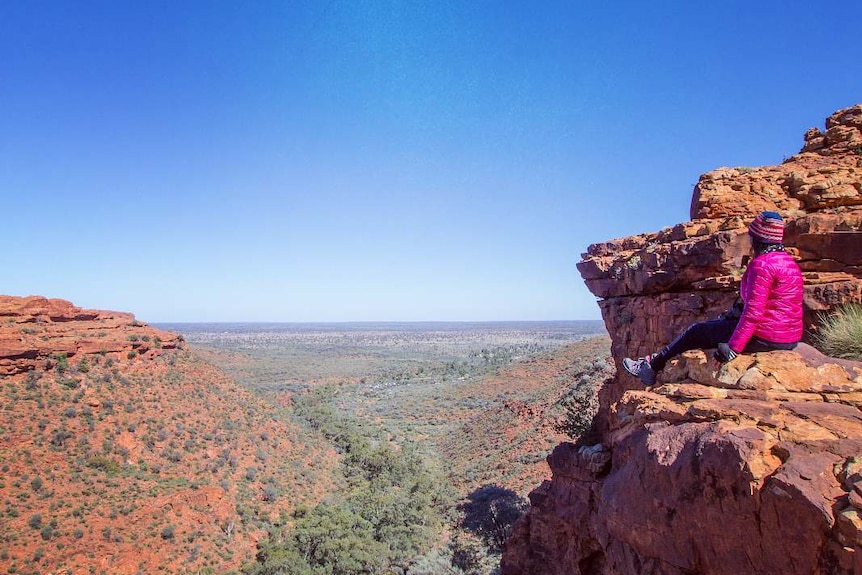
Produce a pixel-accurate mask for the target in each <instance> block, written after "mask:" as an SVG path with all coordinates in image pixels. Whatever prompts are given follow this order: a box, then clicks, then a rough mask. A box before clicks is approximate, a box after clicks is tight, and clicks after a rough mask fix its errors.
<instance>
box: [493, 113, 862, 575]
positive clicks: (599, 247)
mask: <svg viewBox="0 0 862 575" xmlns="http://www.w3.org/2000/svg"><path fill="white" fill-rule="evenodd" d="M762 210H774V211H778V212H779V213H781V214H782V216H784V217H785V219H786V221H787V229H786V244H787V246H788V251H790V252H791V254H792V255H794V257H796V259H797V261H798V262H799V265H800V267H801V268H802V270H803V273H804V275H805V281H806V295H805V313H806V323H807V325H808V327H809V328H811V327H813V326H814V325H815V323H816V320H817V315H818V313H819V312H823V311H827V310H830V309H832V308H834V307H835V306H836V305H838V304H840V303H844V302H859V301H862V105H857V106H853V107H851V108H847V109H845V110H840V111H838V112H836V113H835V114H833V115H832V116H830V117H829V118H828V119H827V122H826V131H825V132H822V131H820V130H818V129H811V130H809V131H808V132H807V133H806V134H805V146H804V148H803V149H802V151H801V152H800V153H799V154H797V155H795V156H793V157H791V158H788V159H787V160H786V161H785V162H784V163H782V164H781V165H779V166H772V167H764V168H733V169H728V168H722V169H719V170H715V171H713V172H710V173H707V174H704V175H703V176H702V177H701V178H700V181H699V182H698V184H697V186H696V187H695V190H694V195H693V199H692V203H691V218H692V220H691V221H690V222H686V223H682V224H679V225H677V226H675V227H673V228H670V229H665V230H662V231H659V232H655V233H648V234H643V235H640V236H634V237H630V238H624V239H619V240H612V241H609V242H604V243H600V244H595V245H592V246H590V247H589V248H588V251H587V253H586V254H584V255H583V261H582V262H580V264H578V268H579V270H580V272H581V275H582V276H583V278H584V280H585V281H586V284H587V286H588V287H589V289H590V290H591V291H592V292H593V293H594V294H595V295H596V296H598V297H599V298H601V300H600V302H599V306H600V308H601V311H602V315H603V318H604V320H605V325H606V326H607V328H608V332H609V333H610V335H611V339H612V354H613V356H614V360H615V362H616V363H617V366H618V370H617V372H618V375H617V377H616V378H615V379H614V380H613V381H612V382H610V383H608V384H606V385H605V386H604V387H603V388H602V389H601V390H600V415H599V417H597V419H596V421H595V422H594V429H593V432H592V433H591V434H590V437H589V438H586V437H584V438H582V439H581V441H580V442H579V444H577V445H574V444H562V445H560V446H559V447H557V449H556V450H555V451H554V452H553V454H552V455H551V456H550V457H549V458H548V462H549V464H550V467H551V471H552V479H551V480H550V481H546V482H545V483H544V484H543V485H542V486H541V487H539V488H538V489H536V490H535V491H534V492H533V493H532V494H531V496H530V499H531V503H532V506H531V509H530V511H529V512H528V514H527V515H526V516H525V517H524V518H523V519H522V520H521V522H520V523H519V524H518V526H517V527H516V530H515V533H514V534H513V536H512V538H511V539H510V541H509V542H508V544H507V548H506V550H505V552H504V556H503V562H502V573H503V575H516V574H524V575H526V574H531V575H541V574H563V573H565V574H582V575H623V574H626V575H628V574H662V575H695V574H697V575H701V574H703V575H714V574H716V575H717V574H722V575H724V574H728V575H729V574H739V573H746V574H767V573H770V574H771V573H781V574H784V575H787V574H800V575H802V574H811V573H823V574H826V573H830V574H831V573H836V574H844V573H847V574H850V573H862V516H860V511H859V510H860V509H862V481H860V480H862V412H860V410H859V406H860V405H862V363H853V362H847V361H839V360H834V359H832V358H827V357H825V356H823V355H822V354H819V353H818V352H816V351H815V350H814V349H813V348H811V347H809V346H807V345H805V344H802V345H800V347H799V348H797V350H796V351H793V352H771V353H764V354H755V355H744V356H740V357H738V358H737V359H736V360H734V361H733V362H730V363H729V364H726V365H724V366H720V365H719V364H717V362H715V361H714V360H708V359H707V358H708V356H707V355H706V354H704V353H703V352H689V353H687V354H684V355H683V357H682V358H680V359H678V360H675V361H674V362H672V363H671V364H669V365H668V367H667V368H666V369H665V370H664V371H663V372H662V374H660V378H659V382H658V385H657V386H655V387H653V388H650V389H646V390H645V389H643V386H642V385H641V383H640V382H639V381H638V380H637V379H636V378H633V377H630V376H628V375H627V374H625V372H623V371H622V370H621V369H620V364H621V361H622V359H623V358H624V357H626V356H636V355H643V354H645V353H648V352H651V351H656V350H658V349H660V348H661V346H663V345H665V344H666V343H668V342H669V341H670V340H671V339H672V338H673V336H674V335H676V334H677V333H679V332H680V331H681V330H682V329H684V328H685V327H686V326H688V325H689V324H691V323H693V322H695V321H700V320H703V319H707V318H710V317H715V316H717V315H718V314H719V313H720V312H721V311H723V310H725V309H727V307H729V305H730V304H731V303H732V302H733V301H734V299H735V298H736V294H737V290H738V287H739V280H740V278H741V276H742V271H743V269H744V265H745V264H746V262H747V256H748V252H749V246H748V240H747V238H746V233H747V225H748V223H749V222H750V221H751V219H752V218H753V217H754V215H755V214H757V213H758V212H760V211H762Z"/></svg>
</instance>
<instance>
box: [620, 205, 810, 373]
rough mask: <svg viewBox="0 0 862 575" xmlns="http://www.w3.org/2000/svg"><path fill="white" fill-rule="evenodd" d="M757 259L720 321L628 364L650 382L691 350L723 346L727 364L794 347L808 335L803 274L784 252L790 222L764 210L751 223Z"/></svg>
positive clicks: (697, 327) (719, 355) (626, 362)
mask: <svg viewBox="0 0 862 575" xmlns="http://www.w3.org/2000/svg"><path fill="white" fill-rule="evenodd" d="M748 235H749V237H750V238H751V247H752V250H753V252H754V257H753V258H752V260H751V262H750V263H749V264H748V267H747V269H746V270H745V273H744V274H743V275H742V283H741V285H740V290H739V292H740V294H739V295H740V297H741V299H742V301H741V302H740V301H737V303H736V304H734V307H733V308H731V309H730V310H728V311H727V312H725V313H723V314H722V315H721V316H720V317H719V318H718V319H714V320H710V321H704V322H699V323H695V324H693V325H691V326H689V328H688V329H686V330H685V331H684V332H682V333H681V334H680V335H679V336H677V337H676V339H674V340H673V341H672V342H671V343H670V344H668V345H667V347H665V348H664V349H662V350H661V351H659V352H658V353H653V354H650V355H648V356H646V357H641V358H638V359H631V358H628V357H627V358H625V359H624V360H623V367H624V368H625V370H626V371H628V372H629V373H630V374H632V375H634V376H636V377H638V378H640V380H641V381H642V382H643V383H644V384H645V385H653V384H654V383H655V378H656V372H659V371H661V370H662V368H663V367H664V366H665V363H667V361H668V360H669V359H671V358H672V357H675V356H677V355H679V354H681V353H682V352H684V351H688V350H690V349H709V348H717V349H716V351H715V358H716V359H718V360H719V361H720V362H722V363H723V362H727V361H730V360H731V359H733V358H734V357H736V355H737V354H738V353H743V352H745V353H754V352H759V351H772V350H777V349H793V348H794V347H796V344H797V343H799V340H800V339H802V331H803V324H802V297H803V282H802V272H801V271H800V269H799V266H798V265H797V264H796V262H795V261H794V260H793V258H792V257H791V256H790V255H789V254H788V253H787V252H786V251H784V244H783V243H782V242H783V241H784V220H782V219H781V216H780V215H778V214H777V213H775V212H762V213H760V214H758V215H757V217H756V218H755V219H754V221H753V222H752V223H751V225H750V226H749V227H748Z"/></svg>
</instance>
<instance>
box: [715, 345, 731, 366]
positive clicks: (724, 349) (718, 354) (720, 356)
mask: <svg viewBox="0 0 862 575" xmlns="http://www.w3.org/2000/svg"><path fill="white" fill-rule="evenodd" d="M713 357H715V359H717V360H718V361H720V362H721V363H727V362H728V361H730V360H732V359H733V358H734V357H736V352H735V351H733V350H732V349H730V346H729V345H727V344H726V343H720V344H718V348H717V349H716V350H715V354H713Z"/></svg>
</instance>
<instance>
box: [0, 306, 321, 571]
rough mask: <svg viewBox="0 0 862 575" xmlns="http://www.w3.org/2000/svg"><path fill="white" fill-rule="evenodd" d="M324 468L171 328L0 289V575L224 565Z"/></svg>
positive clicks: (250, 545) (316, 496)
mask: <svg viewBox="0 0 862 575" xmlns="http://www.w3.org/2000/svg"><path fill="white" fill-rule="evenodd" d="M335 460H336V455H335V454H334V453H333V452H332V450H331V449H330V448H328V447H326V446H323V445H318V444H315V443H313V442H311V441H310V440H309V439H308V438H307V437H306V436H305V435H304V434H303V433H302V432H301V430H299V429H298V428H296V427H294V426H293V425H292V424H291V423H289V422H288V421H286V420H285V419H284V418H283V417H280V415H279V413H278V411H277V409H276V408H275V407H273V406H271V405H268V404H267V403H265V402H264V401H262V400H261V399H260V398H258V397H256V396H255V395H254V394H253V393H251V392H249V391H247V390H245V389H243V388H241V387H240V386H239V385H237V384H236V383H235V382H234V381H233V380H232V379H230V378H229V377H227V376H226V375H225V374H224V373H223V372H221V371H220V370H218V369H216V368H215V367H213V366H212V365H211V364H208V363H207V362H205V361H202V360H201V359H200V358H199V357H197V356H196V355H195V354H192V353H190V352H189V351H188V350H186V349H185V343H184V341H183V339H182V337H181V336H178V335H177V334H174V333H170V332H166V331H163V330H160V329H156V328H154V327H151V326H148V325H147V324H145V323H143V322H140V321H137V320H136V319H135V317H134V316H133V315H132V314H128V313H121V312H111V311H97V310H86V309H81V308H79V307H76V306H74V305H72V304H71V303H69V302H67V301H64V300H57V299H46V298H43V297H27V298H19V297H12V296H0V572H3V573H6V572H9V573H37V572H38V573H51V574H60V573H62V574H63V575H79V574H85V573H116V574H129V575H133V574H136V573H156V572H167V573H186V572H187V573H206V572H211V573H224V572H228V571H231V570H236V569H238V568H239V567H240V566H241V565H243V564H244V563H247V562H249V561H251V560H252V559H253V557H254V553H255V551H256V545H257V542H258V541H259V540H260V539H261V538H262V537H264V536H265V535H266V528H267V525H271V524H272V523H273V522H283V521H284V519H283V518H284V517H288V516H289V513H290V512H292V511H293V510H295V509H296V507H297V506H299V505H313V504H314V503H316V502H317V501H319V500H320V499H321V498H322V497H323V496H324V494H325V493H326V491H327V490H328V489H330V488H331V480H330V477H331V469H332V466H333V465H335V463H334V461H335ZM299 486H302V489H299Z"/></svg>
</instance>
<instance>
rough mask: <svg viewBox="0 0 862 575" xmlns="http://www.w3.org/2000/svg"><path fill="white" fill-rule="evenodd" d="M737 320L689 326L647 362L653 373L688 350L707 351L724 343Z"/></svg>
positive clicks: (734, 327)
mask: <svg viewBox="0 0 862 575" xmlns="http://www.w3.org/2000/svg"><path fill="white" fill-rule="evenodd" d="M738 322H739V320H738V319H714V320H710V321H703V322H700V323H695V324H692V325H690V326H689V327H688V328H687V329H686V330H685V331H684V332H682V333H681V334H679V335H678V336H677V337H676V338H675V339H674V340H673V341H672V342H670V343H669V344H668V345H667V346H666V347H665V348H664V349H662V350H661V351H660V352H658V353H657V354H655V355H654V356H652V357H651V358H650V360H649V363H650V366H651V367H652V369H653V370H654V371H661V370H662V369H663V368H664V366H665V364H666V363H667V362H668V360H669V359H671V358H673V357H676V356H677V355H679V354H681V353H682V352H684V351H688V350H690V349H708V348H713V347H716V346H717V345H718V344H719V343H721V342H723V341H724V342H726V341H728V340H729V339H730V336H731V335H733V330H734V329H736V324H737V323H738Z"/></svg>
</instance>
